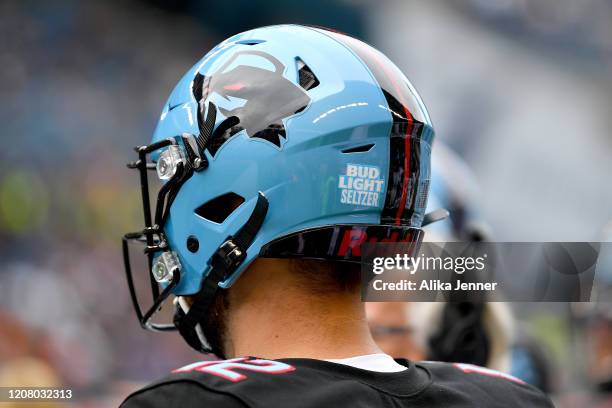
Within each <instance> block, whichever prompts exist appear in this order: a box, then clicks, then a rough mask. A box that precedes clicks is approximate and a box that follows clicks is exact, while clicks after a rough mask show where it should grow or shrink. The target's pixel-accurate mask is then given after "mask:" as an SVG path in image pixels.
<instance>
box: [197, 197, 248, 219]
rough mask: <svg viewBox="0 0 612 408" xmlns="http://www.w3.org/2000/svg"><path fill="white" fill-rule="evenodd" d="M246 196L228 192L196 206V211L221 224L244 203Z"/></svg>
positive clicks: (205, 217)
mask: <svg viewBox="0 0 612 408" xmlns="http://www.w3.org/2000/svg"><path fill="white" fill-rule="evenodd" d="M244 201H245V200H244V197H241V196H239V195H238V194H236V193H226V194H223V195H220V196H218V197H215V198H213V199H212V200H210V201H207V202H206V203H204V204H202V205H201V206H199V207H198V208H196V210H195V213H196V214H197V215H199V216H200V217H202V218H204V219H207V220H208V221H212V222H216V223H217V224H221V223H222V222H223V221H225V220H226V219H227V217H229V216H230V214H231V213H233V212H234V211H235V210H236V209H237V208H238V207H240V206H241V205H242V203H244Z"/></svg>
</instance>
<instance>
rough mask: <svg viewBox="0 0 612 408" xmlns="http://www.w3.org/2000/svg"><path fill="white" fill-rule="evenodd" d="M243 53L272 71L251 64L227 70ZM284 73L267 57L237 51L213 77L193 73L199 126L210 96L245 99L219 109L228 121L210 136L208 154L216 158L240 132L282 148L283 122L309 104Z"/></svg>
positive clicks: (253, 52) (302, 92) (275, 60)
mask: <svg viewBox="0 0 612 408" xmlns="http://www.w3.org/2000/svg"><path fill="white" fill-rule="evenodd" d="M245 54H249V55H255V56H259V57H261V58H264V59H266V60H267V61H269V62H271V63H272V65H273V66H274V71H270V70H268V69H265V68H260V67H256V66H252V65H237V66H233V67H232V68H231V69H229V70H228V67H230V66H231V65H232V63H233V62H234V61H235V60H236V59H237V58H238V57H239V56H241V55H245ZM284 70H285V66H284V65H283V64H282V63H281V62H280V61H279V60H278V59H276V58H275V57H273V56H272V55H270V54H267V53H265V52H262V51H239V52H236V53H234V54H233V55H232V56H231V57H230V58H229V59H228V60H227V61H226V62H225V63H224V64H223V65H222V66H221V68H219V69H218V70H217V71H216V72H215V73H214V74H212V75H209V76H207V75H202V74H201V73H199V72H198V73H197V74H196V76H195V78H194V80H193V85H192V90H193V96H194V98H195V100H196V101H197V102H198V105H199V109H198V123H199V124H202V123H203V122H202V121H201V120H200V118H202V117H204V113H205V112H204V110H205V107H206V106H207V104H206V100H207V99H208V97H209V96H210V95H211V94H213V93H216V94H218V95H219V96H221V97H222V98H224V99H226V100H229V99H230V98H238V99H243V100H245V103H244V105H242V106H240V107H237V108H234V109H231V110H228V109H224V108H222V107H219V108H218V109H219V112H221V113H222V114H223V115H224V116H225V117H226V118H227V119H226V121H224V123H222V124H221V125H219V126H218V127H217V129H216V130H215V131H214V132H213V134H212V136H211V140H210V142H209V144H208V146H207V148H208V150H209V152H210V153H211V155H213V156H215V154H216V153H217V151H218V150H219V148H220V147H221V146H222V145H223V144H224V143H225V142H226V141H227V140H229V138H231V137H232V136H234V135H235V134H236V133H238V132H240V131H242V130H244V131H246V134H247V135H248V136H249V137H250V138H259V139H263V140H266V141H268V142H270V143H272V144H273V145H275V146H276V147H278V148H280V147H281V139H280V138H281V137H283V138H286V137H287V134H286V130H285V125H284V124H283V119H285V118H287V117H289V116H292V115H294V114H295V113H298V112H301V111H303V110H304V109H305V108H306V106H307V105H308V104H309V103H310V97H309V96H308V94H307V93H306V91H304V89H302V88H301V87H300V86H298V85H296V84H295V83H293V82H292V81H290V80H288V79H287V78H285V77H284V76H283V72H284ZM212 108H213V109H214V107H212ZM200 130H202V129H200Z"/></svg>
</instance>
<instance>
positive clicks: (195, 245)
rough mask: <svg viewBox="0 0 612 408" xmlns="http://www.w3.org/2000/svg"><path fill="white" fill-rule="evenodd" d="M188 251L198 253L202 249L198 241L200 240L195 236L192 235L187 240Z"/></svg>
mask: <svg viewBox="0 0 612 408" xmlns="http://www.w3.org/2000/svg"><path fill="white" fill-rule="evenodd" d="M187 249H188V250H189V252H193V253H195V252H198V249H200V241H198V239H197V238H196V237H194V236H193V235H190V236H189V237H188V238H187Z"/></svg>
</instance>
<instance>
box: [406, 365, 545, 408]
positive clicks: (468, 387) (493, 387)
mask: <svg viewBox="0 0 612 408" xmlns="http://www.w3.org/2000/svg"><path fill="white" fill-rule="evenodd" d="M418 364H419V365H421V366H423V367H425V368H426V369H427V370H428V371H429V372H430V373H431V376H432V383H433V384H434V386H435V387H440V388H447V389H451V390H453V391H454V392H460V393H464V394H465V395H466V396H470V398H473V399H479V400H480V402H481V403H484V405H485V406H508V407H514V406H529V407H554V406H553V404H552V402H551V401H550V399H549V398H548V397H547V396H546V395H545V394H544V393H542V392H541V391H540V390H538V389H537V388H535V387H533V386H531V385H529V384H527V383H526V382H524V381H523V380H521V379H519V378H516V377H514V376H512V375H510V374H506V373H503V372H501V371H497V370H492V369H490V368H485V367H480V366H476V365H472V364H463V363H442V362H431V361H425V362H420V363H418ZM488 400H490V403H489V404H488V403H486V402H487V401H488Z"/></svg>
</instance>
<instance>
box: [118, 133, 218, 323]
mask: <svg viewBox="0 0 612 408" xmlns="http://www.w3.org/2000/svg"><path fill="white" fill-rule="evenodd" d="M178 138H179V137H176V138H169V139H164V140H161V141H159V142H156V143H153V144H151V145H147V146H139V147H137V148H135V150H136V152H137V153H138V160H136V161H135V162H131V163H128V168H131V169H136V170H138V172H139V176H140V189H141V198H142V208H143V212H144V224H145V227H144V229H143V230H142V231H139V232H131V233H127V234H125V236H124V237H123V240H122V249H123V261H124V266H125V273H126V278H127V282H128V287H129V290H130V296H131V298H132V303H133V305H134V310H135V312H136V316H137V317H138V321H139V323H140V325H141V326H142V327H143V328H145V329H147V330H152V331H170V330H176V328H175V327H174V325H173V324H157V323H152V322H151V319H152V317H153V316H154V315H155V313H156V312H157V311H159V310H160V308H161V305H162V304H163V303H164V301H165V300H166V299H167V298H168V297H169V296H170V294H171V293H172V290H173V289H174V288H176V286H177V285H178V283H179V281H180V266H176V267H175V268H173V269H172V270H169V271H168V272H170V273H169V274H168V277H167V279H165V280H162V281H163V282H165V283H167V286H166V287H165V288H164V289H163V290H162V291H161V292H160V288H159V283H158V282H157V281H156V279H155V276H154V274H153V272H152V271H153V261H154V259H155V258H156V256H160V255H163V254H164V253H169V254H170V253H171V251H170V248H169V246H168V242H167V240H166V236H165V234H164V232H163V226H164V224H165V222H166V219H167V218H168V215H169V212H170V211H169V209H170V206H171V205H172V202H173V201H174V199H175V197H176V195H177V194H178V191H179V189H180V187H181V186H182V185H183V183H184V182H185V181H186V180H187V179H189V177H191V175H192V174H193V171H194V170H195V167H196V166H194V163H197V164H199V166H198V167H200V168H203V167H204V166H202V164H203V163H206V164H207V162H205V159H204V160H203V159H202V158H201V157H200V156H198V155H197V154H196V153H195V151H194V150H193V149H192V148H191V146H193V145H194V144H196V143H195V136H193V135H184V136H181V138H182V140H183V145H182V146H179V144H178V142H177V139H178ZM170 146H176V147H178V148H180V149H182V150H181V151H183V152H184V153H185V155H186V156H187V157H185V160H183V161H181V162H179V163H177V165H176V169H175V171H174V174H173V175H172V177H170V178H169V179H168V180H167V181H166V183H165V184H163V186H162V187H161V188H160V190H159V192H158V194H157V198H156V203H155V211H154V213H153V212H152V211H151V202H150V192H149V178H148V177H149V174H148V173H149V171H151V170H153V171H155V169H156V164H155V163H153V162H150V161H147V160H148V156H149V155H150V154H151V153H153V152H155V151H157V150H160V149H164V148H170ZM196 160H199V161H198V162H196ZM130 241H135V242H138V243H144V244H145V245H146V246H145V249H144V254H145V255H146V257H147V267H148V272H149V280H150V284H151V295H152V298H153V304H152V306H151V307H150V308H148V309H147V310H146V311H144V312H143V309H142V308H141V306H140V302H139V300H138V296H137V294H136V288H135V284H134V277H133V273H132V267H131V262H130V253H129V249H128V244H129V242H130Z"/></svg>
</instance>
